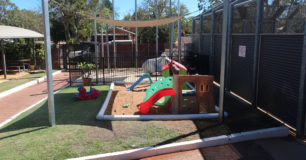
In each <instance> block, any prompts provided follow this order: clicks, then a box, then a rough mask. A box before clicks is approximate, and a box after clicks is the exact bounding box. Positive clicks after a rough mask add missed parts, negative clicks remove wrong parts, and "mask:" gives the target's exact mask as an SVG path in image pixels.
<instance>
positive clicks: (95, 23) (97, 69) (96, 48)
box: [74, 15, 99, 84]
mask: <svg viewBox="0 0 306 160" xmlns="http://www.w3.org/2000/svg"><path fill="white" fill-rule="evenodd" d="M95 16H96V15H95ZM94 34H95V63H96V84H98V79H99V77H98V76H99V75H98V71H99V68H98V46H97V45H98V40H97V21H96V20H94ZM74 51H75V49H74Z"/></svg>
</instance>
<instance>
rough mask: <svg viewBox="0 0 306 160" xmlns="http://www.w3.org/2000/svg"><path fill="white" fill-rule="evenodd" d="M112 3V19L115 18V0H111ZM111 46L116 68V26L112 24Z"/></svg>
mask: <svg viewBox="0 0 306 160" xmlns="http://www.w3.org/2000/svg"><path fill="white" fill-rule="evenodd" d="M112 4H113V20H115V0H112ZM113 45H114V46H113V47H114V67H115V68H117V49H116V26H113Z"/></svg>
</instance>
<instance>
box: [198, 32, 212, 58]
mask: <svg viewBox="0 0 306 160" xmlns="http://www.w3.org/2000/svg"><path fill="white" fill-rule="evenodd" d="M210 52H211V35H202V42H201V52H200V54H201V55H211V53H210Z"/></svg>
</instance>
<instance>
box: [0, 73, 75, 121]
mask: <svg viewBox="0 0 306 160" xmlns="http://www.w3.org/2000/svg"><path fill="white" fill-rule="evenodd" d="M68 80H69V74H68V72H61V73H59V74H57V75H55V76H53V89H54V91H56V90H59V89H61V88H62V87H64V86H65V85H67V84H68V82H69V81H68ZM47 96H48V95H47V82H46V81H44V82H42V83H39V84H36V85H33V86H30V87H27V88H25V89H23V90H21V91H19V92H16V93H13V94H11V95H8V96H6V97H3V98H0V124H1V123H2V122H4V121H6V120H7V119H9V118H11V117H12V116H14V115H15V114H17V113H19V112H21V111H23V110H24V109H26V108H27V107H29V106H31V105H32V104H35V103H37V102H38V101H40V100H42V99H43V98H45V97H47Z"/></svg>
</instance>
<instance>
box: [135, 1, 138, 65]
mask: <svg viewBox="0 0 306 160" xmlns="http://www.w3.org/2000/svg"><path fill="white" fill-rule="evenodd" d="M137 20H138V17H137V0H135V21H137ZM135 41H136V43H135V44H136V46H135V51H136V54H135V57H136V68H137V67H138V61H137V60H138V27H136V30H135Z"/></svg>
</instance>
